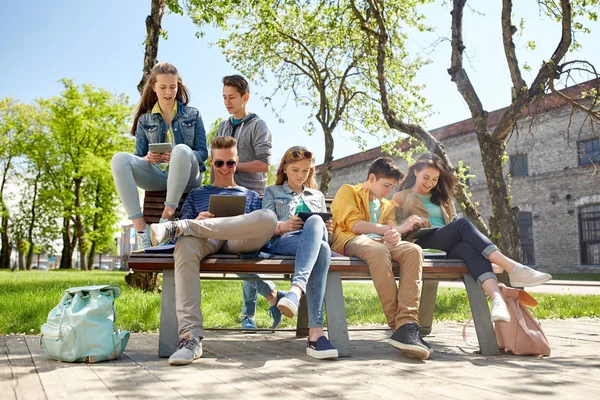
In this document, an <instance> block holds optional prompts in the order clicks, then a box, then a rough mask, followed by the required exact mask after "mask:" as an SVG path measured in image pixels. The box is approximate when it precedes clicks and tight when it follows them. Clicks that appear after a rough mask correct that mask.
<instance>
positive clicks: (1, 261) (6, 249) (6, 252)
mask: <svg viewBox="0 0 600 400" xmlns="http://www.w3.org/2000/svg"><path fill="white" fill-rule="evenodd" d="M0 213H1V214H2V218H0V222H1V226H2V228H1V229H0V230H1V231H2V234H1V235H0V236H2V250H0V268H10V254H11V252H12V243H11V241H10V237H9V236H8V210H7V209H6V207H5V206H4V202H3V201H2V200H1V199H0Z"/></svg>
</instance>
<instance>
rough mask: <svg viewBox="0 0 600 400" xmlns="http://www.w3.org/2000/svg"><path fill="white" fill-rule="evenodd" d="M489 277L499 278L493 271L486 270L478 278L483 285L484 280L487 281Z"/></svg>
mask: <svg viewBox="0 0 600 400" xmlns="http://www.w3.org/2000/svg"><path fill="white" fill-rule="evenodd" d="M488 279H494V280H498V278H496V274H494V273H493V272H484V273H483V274H481V275H479V277H478V278H477V282H479V284H480V285H482V284H483V282H485V281H487V280H488Z"/></svg>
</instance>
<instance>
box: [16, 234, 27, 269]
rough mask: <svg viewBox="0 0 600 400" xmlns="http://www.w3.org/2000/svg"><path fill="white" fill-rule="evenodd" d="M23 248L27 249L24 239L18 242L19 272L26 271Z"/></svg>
mask: <svg viewBox="0 0 600 400" xmlns="http://www.w3.org/2000/svg"><path fill="white" fill-rule="evenodd" d="M23 247H25V245H24V242H23V239H21V240H19V241H18V244H17V262H18V265H19V266H18V268H19V271H25V270H26V268H25V257H24V256H25V254H24V253H23Z"/></svg>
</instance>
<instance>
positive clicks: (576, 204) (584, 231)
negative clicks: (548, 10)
mask: <svg viewBox="0 0 600 400" xmlns="http://www.w3.org/2000/svg"><path fill="white" fill-rule="evenodd" d="M591 83H592V82H587V83H584V84H581V85H579V86H573V87H570V88H567V89H565V91H566V92H569V94H571V95H575V96H574V97H578V96H577V95H576V94H577V93H580V92H582V91H584V90H589V88H590V87H591V86H592V85H591ZM504 112H505V109H500V110H496V111H493V112H491V113H490V114H489V125H490V127H491V128H493V127H494V125H495V124H497V123H498V121H499V119H500V117H501V116H502V115H503V113H504ZM431 133H432V134H433V136H434V137H436V138H437V139H438V140H440V141H441V142H442V143H443V145H444V147H445V149H446V151H447V153H448V156H449V157H450V159H451V160H452V162H453V163H454V164H455V165H456V164H457V163H458V161H459V160H462V161H463V162H464V164H465V165H467V166H468V167H469V169H470V174H472V175H474V177H472V178H470V179H469V182H468V184H469V188H470V190H471V192H472V193H473V199H474V201H476V202H479V204H480V206H479V211H480V212H481V213H482V215H483V217H484V220H486V221H488V219H489V217H490V215H491V206H490V199H489V195H488V191H487V185H486V181H485V175H484V172H483V166H482V163H481V153H480V150H479V146H478V143H477V138H476V136H475V133H474V132H473V123H472V122H471V120H465V121H461V122H457V123H455V124H451V125H448V126H445V127H442V128H439V129H435V130H433V131H432V132H431ZM599 134H600V125H599V124H597V123H591V122H590V119H589V117H587V116H586V114H584V113H583V112H580V111H573V107H572V106H570V105H568V104H567V103H566V102H565V101H564V100H562V99H561V98H559V97H558V96H555V95H548V96H546V97H545V98H544V99H543V100H542V101H540V102H538V103H537V104H536V105H535V106H532V107H531V108H530V109H529V110H528V112H527V115H526V116H524V117H523V118H521V119H520V120H519V122H518V124H517V127H516V128H515V129H514V130H513V133H512V134H511V135H510V137H509V140H508V144H507V153H508V155H509V161H508V163H507V165H506V166H505V173H506V174H508V173H509V172H512V173H511V180H512V182H511V194H512V196H513V204H514V205H515V206H517V207H518V208H519V224H520V227H521V244H522V246H523V254H524V259H525V260H524V261H525V262H526V263H527V264H528V265H533V266H535V267H536V268H537V269H540V270H543V271H549V272H555V273H558V272H598V273H600V173H599V172H600V171H599V172H596V170H595V165H596V166H600V139H599ZM381 155H383V154H382V152H381V149H380V148H375V149H370V150H367V151H365V152H363V153H358V154H354V155H351V156H348V157H344V158H341V159H339V160H335V161H334V162H333V166H332V175H333V176H332V180H331V183H330V185H329V192H328V196H333V195H335V193H336V192H337V190H338V189H339V188H340V186H342V185H343V184H345V183H358V182H362V181H363V180H364V179H365V178H366V171H367V169H368V166H369V164H370V163H371V161H372V160H373V159H375V158H376V157H379V156H381ZM395 158H396V157H395ZM396 161H397V162H398V165H399V166H400V168H401V169H402V170H403V171H406V170H407V163H406V161H404V160H403V159H401V158H396ZM594 164H595V165H594ZM457 211H459V212H460V210H457Z"/></svg>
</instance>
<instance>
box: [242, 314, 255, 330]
mask: <svg viewBox="0 0 600 400" xmlns="http://www.w3.org/2000/svg"><path fill="white" fill-rule="evenodd" d="M242 329H244V330H256V322H254V319H253V318H250V317H248V316H247V315H246V316H244V318H242Z"/></svg>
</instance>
